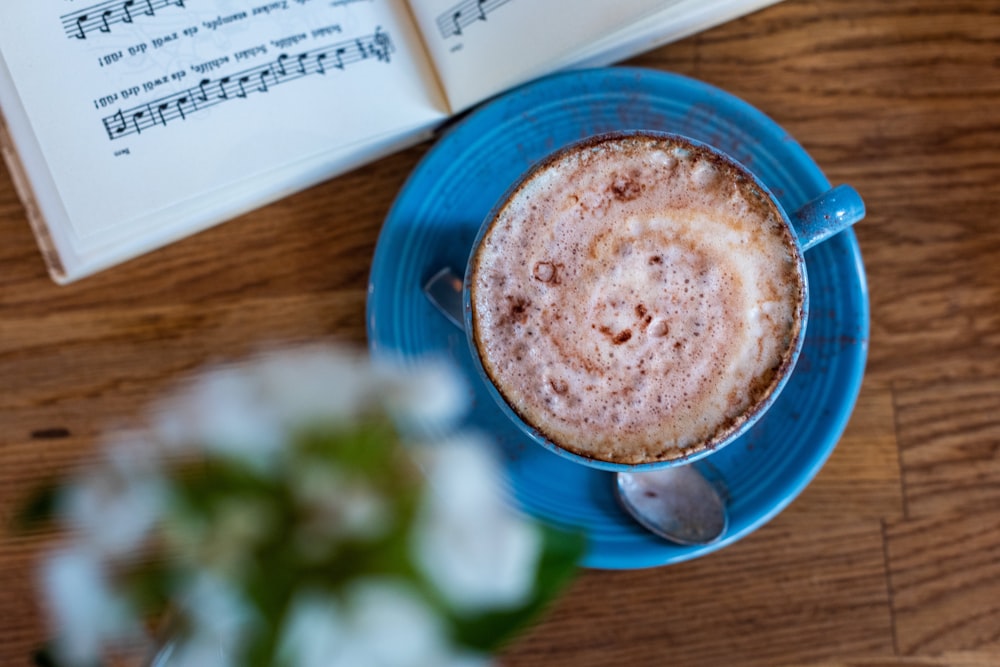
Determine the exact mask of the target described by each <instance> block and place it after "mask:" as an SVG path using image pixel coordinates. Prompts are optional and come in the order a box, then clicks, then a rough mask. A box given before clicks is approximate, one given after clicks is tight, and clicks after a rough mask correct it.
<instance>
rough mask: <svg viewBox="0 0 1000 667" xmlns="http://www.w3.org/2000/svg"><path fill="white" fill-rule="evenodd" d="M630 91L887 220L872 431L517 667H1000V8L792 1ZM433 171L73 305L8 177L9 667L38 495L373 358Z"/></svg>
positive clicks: (633, 579) (4, 648)
mask: <svg viewBox="0 0 1000 667" xmlns="http://www.w3.org/2000/svg"><path fill="white" fill-rule="evenodd" d="M630 64H633V65H639V66H645V67H651V68H656V69H662V70H669V71H675V72H679V73H681V74H686V75H689V76H693V77H696V78H699V79H702V80H704V81H707V82H708V83H711V84H713V85H716V86H719V87H720V88H723V89H725V90H727V91H729V92H731V93H733V94H735V95H737V96H739V97H741V98H743V99H745V100H747V101H749V102H750V103H751V104H753V105H755V106H757V107H758V108H760V109H761V110H763V111H764V112H765V113H766V114H768V115H769V116H771V117H772V118H774V119H775V120H776V121H777V122H778V123H780V124H781V125H782V126H783V127H784V128H785V129H787V130H788V132H789V133H790V134H791V136H793V137H794V138H795V139H796V140H797V141H799V142H800V143H801V144H802V145H803V146H804V147H805V148H806V149H807V150H808V151H809V152H810V154H811V155H812V156H813V157H814V158H815V159H816V161H817V163H818V164H819V165H820V166H821V167H822V169H823V170H824V171H825V172H826V174H827V176H828V177H829V178H830V180H831V181H833V182H849V183H851V184H852V185H854V186H855V187H857V188H858V190H859V191H860V192H861V193H862V195H863V196H864V198H865V200H866V202H867V204H868V217H867V218H866V219H865V220H864V221H863V222H862V223H861V224H859V225H858V227H857V229H856V234H857V237H858V239H859V242H860V245H861V250H862V255H863V257H864V260H865V269H866V271H867V276H868V283H869V297H870V302H871V334H870V339H869V363H868V367H867V371H866V378H865V382H864V385H863V387H862V391H861V395H860V397H859V400H858V404H857V407H856V409H855V412H854V415H853V417H852V419H851V422H850V424H849V426H848V428H847V431H846V432H845V434H844V436H843V438H842V439H841V442H840V443H839V445H838V447H837V449H836V450H835V452H834V453H833V455H832V457H831V458H830V460H829V462H828V463H827V465H826V466H825V467H824V468H823V470H822V471H821V472H820V474H819V475H818V476H817V477H816V479H815V480H814V482H813V483H812V484H811V485H810V486H809V488H807V489H806V490H805V492H804V493H803V494H802V495H801V496H800V497H799V498H798V499H796V500H795V501H794V502H793V503H792V504H791V506H790V507H789V508H788V509H787V510H785V511H784V512H783V513H782V514H781V515H780V516H778V517H777V518H776V519H775V520H773V521H772V522H771V523H769V524H768V525H766V526H764V527H763V528H761V529H760V530H758V531H757V532H756V533H754V534H753V535H751V536H749V537H747V538H746V539H744V540H742V541H741V542H739V543H737V544H735V545H732V546H730V547H727V548H726V549H724V550H722V551H720V552H718V553H715V554H713V555H711V556H708V557H706V558H703V559H700V560H697V561H694V562H689V563H684V564H680V565H677V566H672V567H669V568H660V569H655V570H644V571H636V572H598V571H587V572H583V573H581V575H580V577H579V579H578V580H577V581H576V582H575V584H574V585H573V586H572V588H571V589H570V590H569V591H568V593H567V594H566V596H565V597H564V598H562V599H561V600H559V601H558V603H557V604H556V605H555V606H554V607H553V609H551V610H550V612H549V613H548V614H547V615H546V617H545V618H544V619H543V621H542V622H541V623H539V624H538V625H537V626H536V627H534V628H532V630H531V631H530V632H529V633H528V634H526V635H525V636H524V637H522V638H521V639H520V640H519V641H517V642H515V643H514V644H513V645H511V646H510V647H508V648H507V650H506V651H504V653H503V654H502V655H501V656H500V660H499V662H500V663H501V664H503V665H508V666H510V667H520V666H534V665H562V664H571V665H582V666H587V665H617V664H628V665H637V666H642V665H664V664H669V665H681V666H683V665H749V666H756V665H767V666H769V667H772V666H774V667H791V666H793V665H795V666H803V667H995V666H997V665H1000V224H998V221H997V216H998V211H1000V0H955V1H951V2H939V1H938V0H897V1H894V2H871V1H870V0H823V1H819V0H784V1H783V2H781V3H779V4H777V5H774V6H772V7H770V8H768V9H766V10H763V11H760V12H758V13H755V14H752V15H750V16H746V17H743V18H741V19H738V20H736V21H733V22H731V23H728V24H726V25H724V26H720V27H718V28H716V29H713V30H710V31H707V32H704V33H701V34H698V35H695V36H693V37H691V38H689V39H686V40H683V41H681V42H678V43H676V44H670V45H667V46H664V47H662V48H659V49H656V50H655V51H652V52H650V53H647V54H645V55H643V56H641V57H639V58H637V59H635V60H634V61H632V62H631V63H630ZM429 147H430V144H429V143H427V144H423V145H421V146H417V147H415V148H413V149H411V150H408V151H404V152H401V153H399V154H397V155H394V156H392V157H389V158H387V159H384V160H381V161H379V162H376V163H374V164H371V165H368V166H366V167H364V168H361V169H359V170H357V171H355V172H352V173H350V174H347V175H345V176H342V177H340V178H337V179H334V180H331V181H328V182H326V183H323V184H320V185H318V186H316V187H314V188H311V189H310V190H308V191H306V192H303V193H300V194H297V195H295V196H292V197H288V198H287V199H285V200H282V201H281V202H278V203H276V204H273V205H271V206H268V207H265V208H262V209H260V210H257V211H254V212H252V213H249V214H247V215H244V216H242V217H241V218H239V219H237V220H234V221H231V222H229V223H226V224H225V225H222V226H220V227H217V228H214V229H211V230H208V231H206V232H203V233H201V234H198V235H197V236H194V237H192V238H188V239H185V240H183V241H180V242H178V243H175V244H173V245H171V246H170V247H168V248H165V249H163V250H160V251H157V252H154V253H151V254H149V255H146V256H144V257H141V258H138V259H136V260H133V261H131V262H129V263H127V264H125V265H123V266H120V267H116V268H114V269H112V270H109V271H106V272H103V273H101V274H99V275H97V276H94V277H92V278H88V279H86V280H84V281H81V282H80V283H77V284H74V285H70V286H67V287H57V286H55V285H54V284H53V283H52V282H51V281H50V280H49V279H48V277H47V276H46V274H45V270H44V266H43V264H42V261H41V257H40V255H39V253H38V250H37V247H36V246H35V242H34V239H33V237H32V235H31V232H30V230H29V228H28V224H27V222H26V220H25V218H24V212H23V209H22V207H21V205H20V203H19V202H18V200H17V198H16V195H15V193H14V190H13V187H12V185H11V182H10V178H9V175H8V173H7V172H6V170H5V169H4V167H2V166H0V238H2V239H3V243H0V520H3V521H4V528H3V529H2V531H3V532H2V540H0V665H4V666H6V665H13V666H17V665H26V664H27V656H28V655H29V653H30V651H31V650H32V649H33V648H34V647H35V646H37V645H38V644H39V643H40V642H41V641H42V640H43V639H44V637H45V635H46V632H45V629H44V627H43V625H42V622H41V615H40V610H39V608H38V605H37V602H36V591H35V575H34V570H35V563H36V562H37V557H38V554H39V553H40V551H41V550H42V549H43V548H45V547H47V546H49V545H51V544H53V543H54V542H55V541H56V540H57V539H58V536H56V535H41V536H34V537H25V536H21V535H15V534H13V533H11V532H10V530H9V529H8V528H7V525H8V523H9V521H8V520H9V518H10V517H11V515H12V513H13V511H14V508H15V507H16V506H17V504H18V503H19V502H20V501H21V499H23V498H24V497H25V495H26V494H27V493H28V490H29V489H30V488H31V487H32V486H33V485H34V484H36V483H37V482H38V481H40V480H42V479H45V478H47V477H49V476H51V475H56V474H65V473H66V472H67V471H69V470H71V469H73V468H74V467H76V466H79V465H81V464H83V463H85V462H86V461H88V460H89V459H90V458H92V457H93V456H94V453H95V452H96V450H97V447H98V445H99V442H100V439H101V437H102V433H104V432H106V431H107V430H108V429H112V428H115V427H120V426H127V425H128V424H130V423H132V422H133V421H134V420H137V419H141V417H142V415H143V413H144V411H145V410H147V409H148V406H149V404H150V403H151V402H152V401H155V400H156V398H157V397H158V396H160V395H162V393H163V392H164V391H166V390H168V389H169V388H171V387H172V386H174V384H175V383H176V382H178V381H179V380H180V379H181V378H183V377H185V376H186V375H187V374H188V373H190V372H192V371H194V370H196V369H199V368H201V367H203V365H205V364H209V363H213V362H217V361H220V360H227V359H234V358H237V357H240V356H242V355H244V354H246V353H248V352H251V351H254V350H257V349H260V348H261V347H265V346H268V345H275V344H282V343H292V342H301V341H313V340H317V339H338V340H347V341H351V342H354V343H358V344H362V343H363V342H364V337H365V322H364V308H365V298H366V287H367V279H368V272H369V270H370V266H371V257H372V253H373V251H374V248H375V246H376V243H377V240H378V232H379V228H380V226H381V223H382V220H383V219H384V217H385V214H386V212H387V211H388V209H389V206H390V205H391V203H392V199H393V197H394V196H395V194H396V193H397V192H398V190H399V188H400V187H401V186H402V184H403V182H404V180H405V178H406V176H407V175H408V174H409V173H410V171H411V170H412V169H413V167H414V166H415V165H416V163H417V161H418V160H419V159H420V157H421V156H422V155H423V154H424V153H425V152H426V151H427V150H428V148H429Z"/></svg>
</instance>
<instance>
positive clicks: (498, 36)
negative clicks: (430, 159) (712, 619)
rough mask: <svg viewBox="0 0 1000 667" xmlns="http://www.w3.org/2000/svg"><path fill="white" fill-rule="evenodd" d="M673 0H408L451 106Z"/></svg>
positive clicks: (561, 58) (531, 72)
mask: <svg viewBox="0 0 1000 667" xmlns="http://www.w3.org/2000/svg"><path fill="white" fill-rule="evenodd" d="M677 2H678V0H614V2H606V1H605V0H589V1H582V0H578V1H576V2H567V1H566V0H410V6H411V8H412V9H413V14H414V16H415V17H416V20H417V23H418V25H419V26H420V30H421V33H422V34H423V36H424V40H425V42H426V44H427V50H428V51H429V52H430V54H431V58H432V60H433V61H434V64H435V67H436V68H437V71H438V75H439V77H440V79H441V83H442V85H443V86H444V89H445V93H446V94H447V96H448V100H449V102H450V104H451V106H452V109H453V110H454V111H460V110H462V109H464V108H466V107H468V106H470V105H472V104H475V103H476V102H479V101H481V100H483V99H485V98H486V97H489V96H491V95H493V94H495V93H498V92H500V91H502V90H505V89H507V88H510V87H512V86H515V85H517V84H519V83H522V82H524V81H527V80H528V79H531V78H534V77H536V76H540V75H542V74H545V73H548V72H550V71H553V70H555V69H557V68H558V67H560V64H561V63H564V62H566V61H568V60H570V59H571V58H572V54H573V53H575V52H576V51H579V50H580V49H583V48H586V47H587V46H588V45H589V44H591V43H592V42H595V41H597V40H599V39H601V38H603V37H604V36H606V35H609V34H613V33H615V32H616V31H617V30H619V29H621V28H624V27H626V26H628V25H630V24H631V23H633V22H635V21H638V20H640V19H642V18H644V17H646V16H649V15H650V14H652V13H654V12H656V11H658V10H662V9H663V8H664V7H665V6H669V5H673V4H677Z"/></svg>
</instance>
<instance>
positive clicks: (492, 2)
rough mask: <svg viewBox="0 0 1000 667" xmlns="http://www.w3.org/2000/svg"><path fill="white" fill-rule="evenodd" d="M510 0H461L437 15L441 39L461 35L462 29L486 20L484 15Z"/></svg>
mask: <svg viewBox="0 0 1000 667" xmlns="http://www.w3.org/2000/svg"><path fill="white" fill-rule="evenodd" d="M511 1H512V0H462V2H459V3H457V4H455V5H453V6H451V7H450V8H448V9H447V10H446V11H444V12H442V13H441V14H440V15H438V18H437V26H438V31H439V32H440V33H441V37H442V38H443V39H448V38H450V37H460V36H462V35H463V34H464V33H463V29H465V28H467V27H468V26H470V25H472V24H473V23H476V22H477V21H486V17H487V15H488V14H489V13H490V12H493V11H494V10H496V9H497V8H498V7H501V6H502V5H506V4H507V3H508V2H511Z"/></svg>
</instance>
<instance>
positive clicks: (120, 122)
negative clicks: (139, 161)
mask: <svg viewBox="0 0 1000 667" xmlns="http://www.w3.org/2000/svg"><path fill="white" fill-rule="evenodd" d="M112 125H114V126H115V127H114V129H112V127H111V126H112ZM104 127H105V129H107V131H108V135H109V136H110V137H111V138H112V139H114V138H115V135H118V134H122V133H123V132H124V131H125V129H126V128H127V127H128V124H127V123H126V122H125V114H124V113H123V112H122V111H121V110H119V111H118V113H116V114H115V115H114V116H111V117H110V118H105V119H104Z"/></svg>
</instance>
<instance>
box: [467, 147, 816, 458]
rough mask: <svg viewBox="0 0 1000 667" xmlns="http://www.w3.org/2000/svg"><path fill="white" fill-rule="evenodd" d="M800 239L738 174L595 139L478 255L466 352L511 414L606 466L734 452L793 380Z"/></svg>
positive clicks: (496, 230)
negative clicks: (736, 440) (473, 353)
mask: <svg viewBox="0 0 1000 667" xmlns="http://www.w3.org/2000/svg"><path fill="white" fill-rule="evenodd" d="M798 257H799V255H798V251H797V249H796V245H795V239H794V238H793V236H792V233H791V231H790V230H789V229H788V226H787V225H786V224H785V222H784V220H783V219H782V217H781V214H780V212H779V211H778V210H777V209H776V207H775V206H774V204H773V203H772V202H771V200H770V198H769V197H768V196H767V195H766V194H765V193H763V192H761V190H760V189H759V188H758V186H757V185H756V184H755V183H754V182H753V180H752V179H750V178H748V177H747V176H746V174H745V172H743V170H742V169H741V168H739V167H738V166H736V165H734V164H732V163H731V162H729V161H727V160H726V159H724V158H722V157H721V156H719V155H718V154H717V153H715V152H713V151H710V150H708V149H705V148H703V147H700V146H697V145H693V144H689V143H687V142H685V141H683V140H680V139H676V138H672V137H669V136H661V135H645V134H630V135H624V136H613V137H604V138H597V139H594V140H592V141H590V142H585V143H584V144H582V145H580V146H579V147H578V148H576V149H574V150H571V151H569V152H565V153H562V154H559V155H557V156H556V157H555V158H553V159H551V160H550V161H549V162H547V163H546V164H544V165H543V166H542V167H540V168H539V169H537V170H536V171H535V172H534V173H533V174H532V175H530V176H529V177H528V179H527V180H526V181H525V182H524V183H523V184H521V185H520V186H519V187H518V188H517V189H516V190H515V192H514V193H513V194H512V195H511V196H510V197H509V199H507V201H506V202H505V203H504V204H503V205H502V206H501V208H500V209H499V212H498V214H497V215H496V217H495V218H494V219H493V221H492V223H490V225H489V227H488V229H487V230H486V232H485V233H484V235H483V237H482V240H481V242H480V244H479V246H478V248H477V250H476V253H475V255H474V257H473V259H472V263H471V267H470V277H469V285H470V290H471V296H470V300H471V307H472V328H473V338H474V341H475V344H476V347H477V350H478V352H479V355H480V358H481V361H482V364H483V367H484V369H485V371H486V373H487V375H488V376H489V377H490V379H491V380H492V382H493V383H494V385H495V386H496V387H497V389H498V390H499V392H500V394H501V395H502V396H503V397H504V399H505V400H506V402H507V403H508V404H509V405H510V406H511V407H512V408H513V410H514V411H515V412H516V413H517V414H518V415H520V416H521V418H522V419H523V420H524V421H526V422H527V423H528V424H529V425H531V426H533V427H534V428H535V429H537V430H538V431H539V432H540V433H542V434H543V435H544V436H545V437H546V438H547V439H549V440H550V441H552V442H553V443H554V444H555V445H557V446H559V447H562V448H564V449H566V450H568V451H571V452H574V453H576V454H579V455H582V456H585V457H588V458H592V459H597V460H601V461H609V462H613V463H624V464H638V463H649V462H653V461H663V460H670V459H676V458H682V457H685V456H687V455H689V454H691V453H692V452H696V451H699V450H701V449H704V448H711V447H713V446H714V445H715V444H717V443H719V442H721V441H723V440H725V439H726V437H727V436H729V435H730V434H732V433H733V432H734V431H735V430H736V429H738V428H739V427H740V425H741V424H742V423H743V422H744V421H745V420H746V419H747V418H748V416H749V415H750V414H752V413H753V412H754V411H755V409H756V408H757V407H758V406H759V405H760V404H761V403H762V402H764V401H765V400H766V399H767V397H768V396H770V394H771V393H772V392H773V391H774V390H775V388H776V386H777V385H778V384H779V383H780V380H781V378H782V376H783V375H784V374H785V373H786V372H788V371H789V369H790V364H791V363H792V360H793V356H794V346H795V341H796V340H797V338H798V334H799V330H800V327H801V326H802V317H803V315H802V311H803V300H804V279H803V276H802V274H801V272H800V269H799V264H798Z"/></svg>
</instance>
